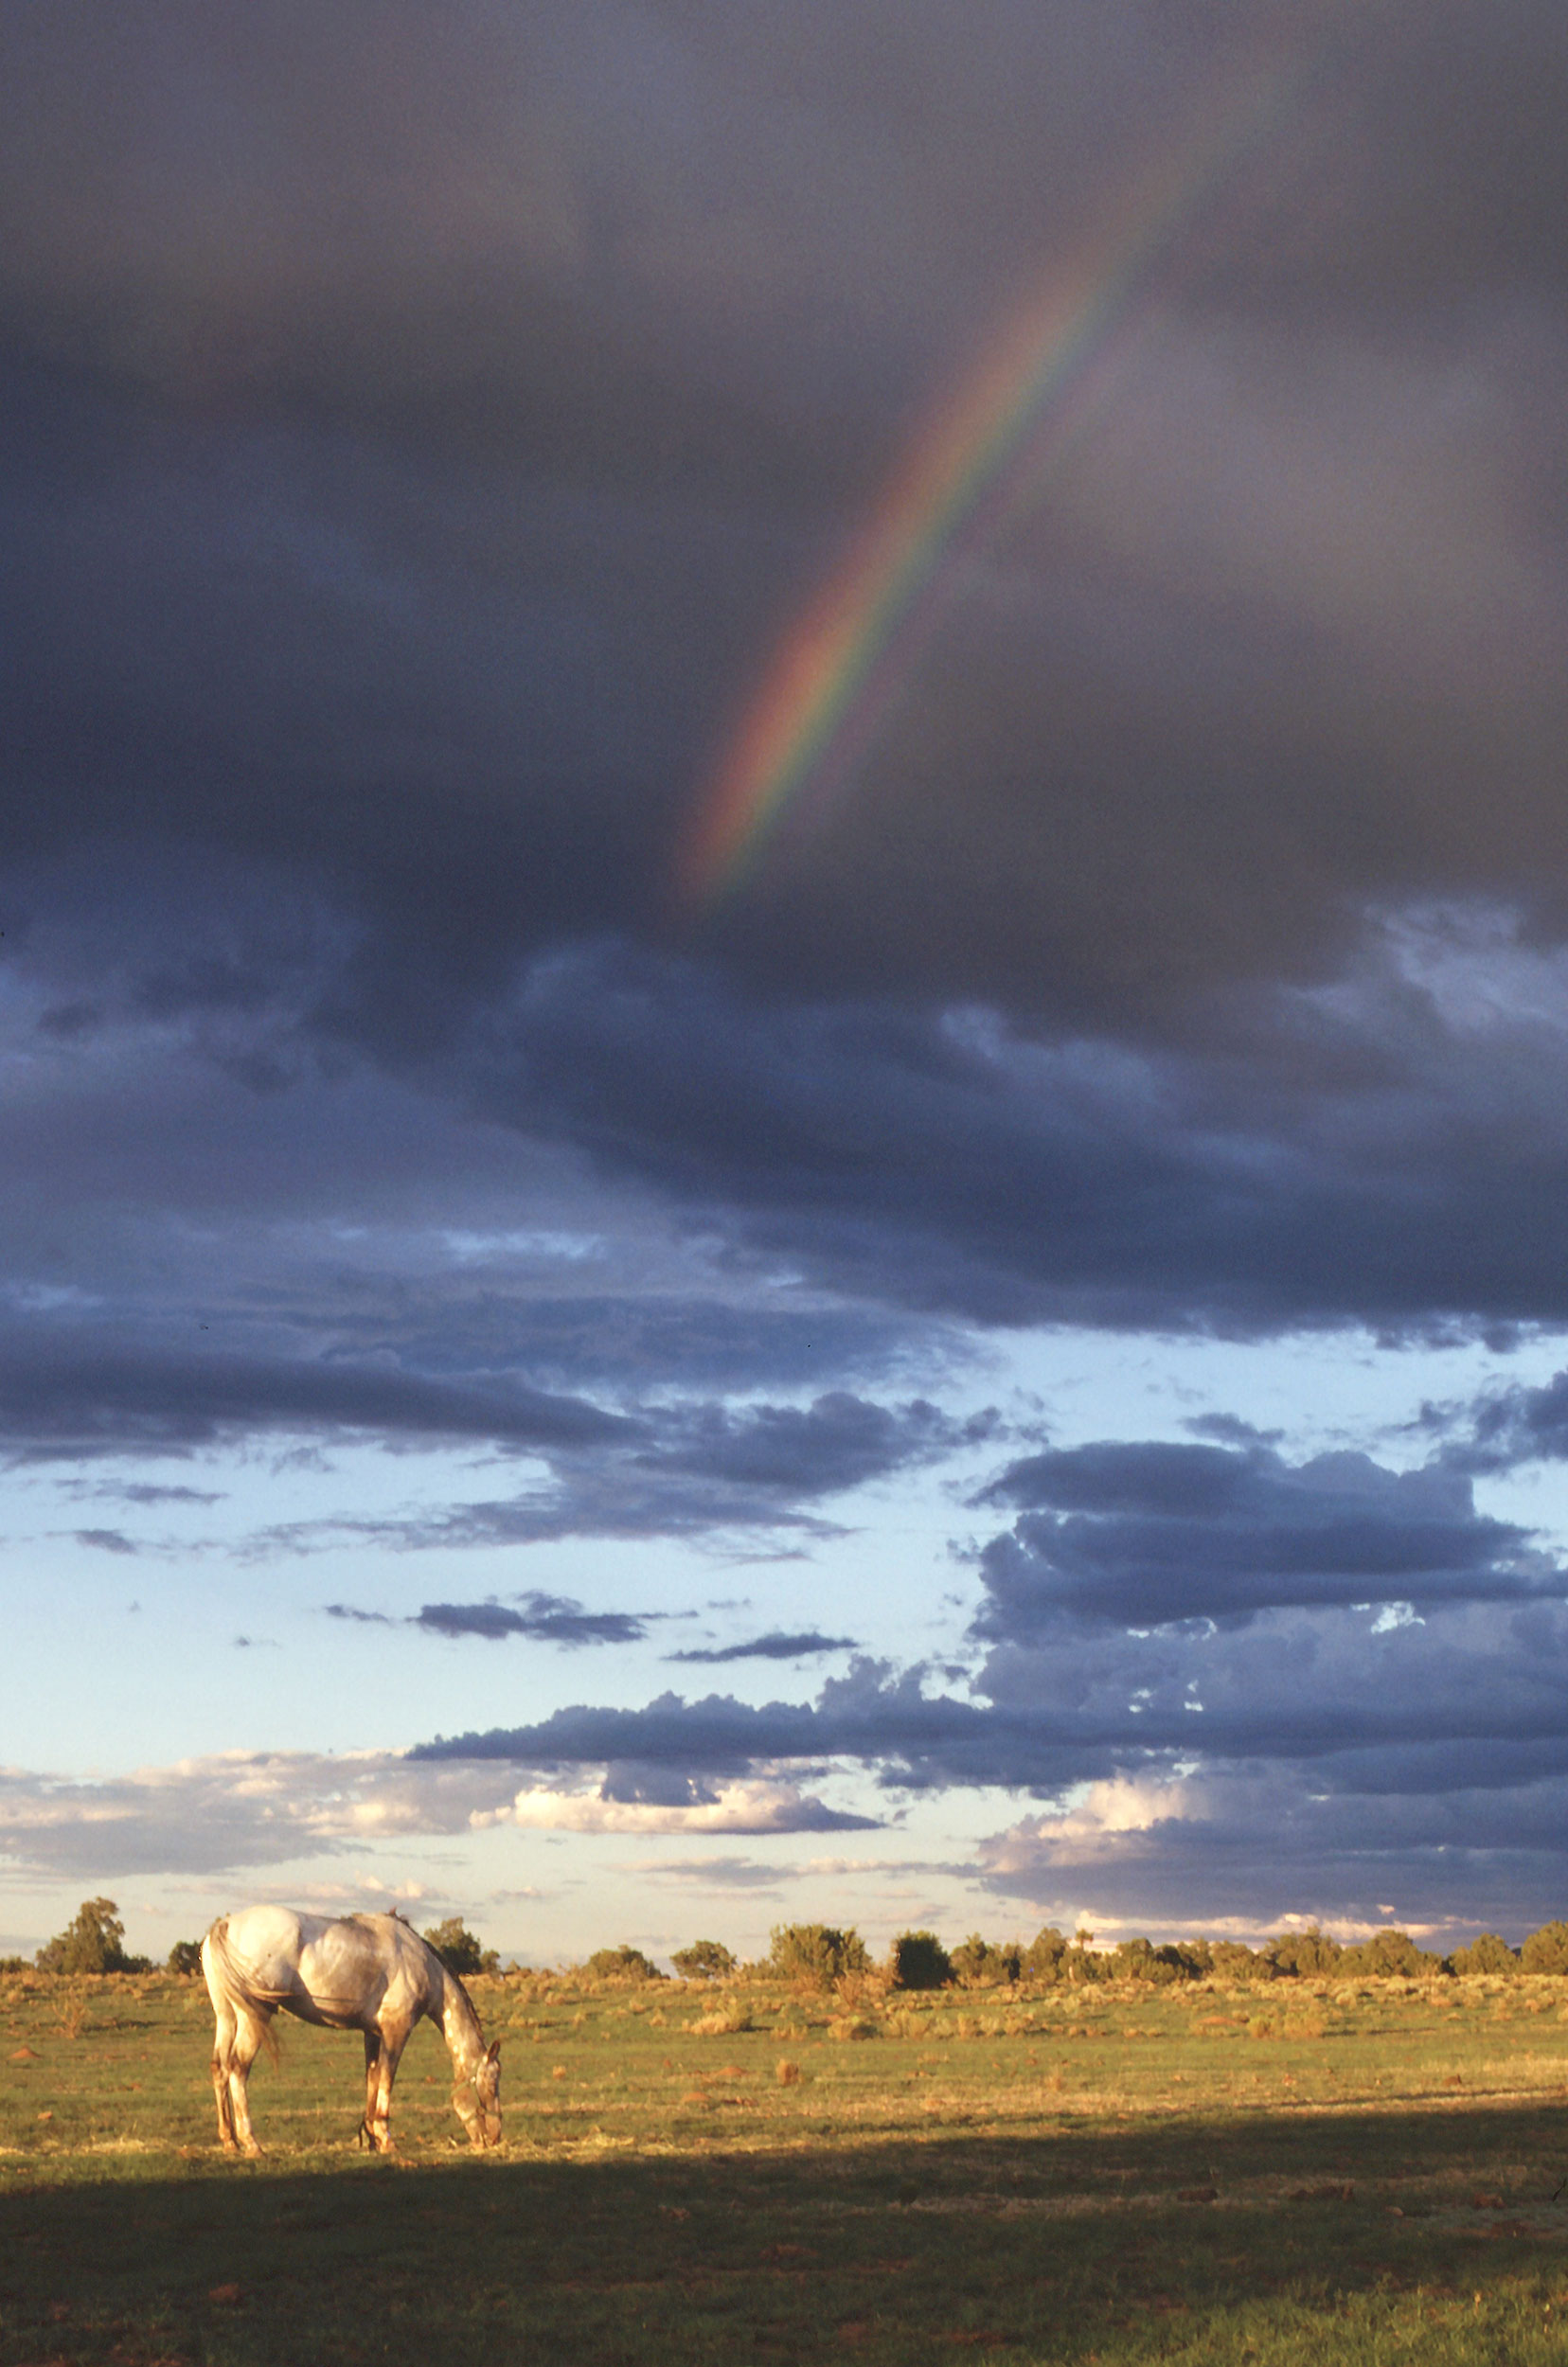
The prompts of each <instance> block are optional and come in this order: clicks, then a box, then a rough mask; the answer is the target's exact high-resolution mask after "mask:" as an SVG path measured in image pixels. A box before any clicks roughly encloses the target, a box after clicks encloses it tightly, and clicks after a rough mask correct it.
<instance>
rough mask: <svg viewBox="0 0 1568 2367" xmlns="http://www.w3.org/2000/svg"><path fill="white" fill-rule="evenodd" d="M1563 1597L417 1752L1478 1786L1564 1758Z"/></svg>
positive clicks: (577, 1722)
mask: <svg viewBox="0 0 1568 2367" xmlns="http://www.w3.org/2000/svg"><path fill="white" fill-rule="evenodd" d="M1565 1685H1568V1608H1565V1607H1564V1606H1563V1605H1562V1604H1561V1603H1559V1602H1550V1603H1548V1602H1541V1603H1537V1604H1531V1605H1529V1606H1526V1607H1520V1608H1516V1607H1511V1606H1505V1605H1495V1604H1476V1605H1470V1606H1464V1607H1452V1608H1446V1609H1442V1610H1434V1611H1431V1612H1429V1613H1428V1614H1427V1615H1426V1617H1425V1618H1424V1619H1418V1618H1417V1619H1413V1618H1411V1617H1409V1615H1408V1614H1405V1615H1402V1616H1395V1617H1392V1618H1390V1617H1388V1616H1387V1615H1384V1617H1383V1618H1381V1619H1380V1620H1378V1621H1374V1620H1373V1618H1372V1617H1371V1615H1370V1614H1369V1613H1367V1612H1354V1611H1344V1610H1337V1609H1336V1610H1332V1611H1270V1612H1263V1613H1260V1614H1258V1616H1257V1617H1256V1618H1255V1619H1253V1620H1252V1621H1249V1622H1248V1623H1247V1624H1246V1625H1245V1626H1243V1627H1241V1628H1228V1629H1227V1628H1219V1629H1215V1628H1205V1629H1203V1630H1186V1629H1182V1628H1166V1629H1162V1630H1158V1631H1156V1632H1155V1633H1153V1634H1150V1635H1141V1636H1140V1635H1134V1634H1128V1633H1125V1632H1120V1631H1115V1630H1100V1631H1098V1632H1097V1634H1091V1635H1089V1636H1085V1635H1084V1634H1083V1633H1082V1632H1081V1631H1078V1632H1077V1633H1074V1634H1071V1635H1068V1636H1062V1637H1052V1638H1049V1639H1046V1640H1042V1642H1040V1643H1038V1644H1032V1645H1016V1644H1015V1645H1007V1646H999V1647H998V1648H997V1649H995V1650H993V1652H992V1653H991V1655H990V1657H989V1661H988V1662H987V1664H986V1665H985V1668H984V1670H983V1671H982V1673H981V1675H980V1677H979V1678H978V1679H977V1681H976V1683H975V1687H974V1690H973V1691H972V1692H971V1694H970V1695H969V1696H968V1697H967V1698H966V1697H964V1696H961V1695H958V1694H953V1693H947V1694H943V1693H928V1692H927V1691H926V1690H925V1688H924V1685H923V1683H922V1672H921V1671H920V1670H918V1669H914V1670H906V1671H903V1672H901V1673H900V1672H896V1671H894V1670H892V1669H890V1668H889V1667H888V1666H887V1665H886V1664H882V1663H878V1662H874V1661H871V1660H866V1659H860V1660H857V1661H855V1662H854V1663H852V1664H851V1666H850V1668H849V1671H848V1672H847V1674H846V1676H844V1677H842V1678H833V1679H829V1680H828V1682H826V1683H825V1684H824V1685H823V1687H822V1690H821V1692H820V1694H819V1695H818V1697H817V1699H816V1700H815V1701H805V1702H790V1701H772V1702H766V1703H761V1704H757V1703H752V1702H746V1701H741V1700H737V1699H736V1698H735V1697H734V1696H732V1695H723V1694H710V1695H708V1696H706V1697H705V1698H704V1699H701V1700H691V1701H688V1700H685V1699H684V1698H683V1697H681V1696H680V1695H678V1694H675V1693H665V1694H662V1695H660V1696H659V1697H658V1698H657V1699H656V1700H652V1701H650V1702H649V1703H647V1704H646V1705H644V1706H643V1707H641V1708H622V1707H608V1706H601V1707H596V1706H593V1705H590V1704H579V1705H575V1706H573V1707H571V1708H567V1709H561V1710H558V1711H556V1712H554V1713H553V1714H552V1715H551V1716H549V1717H545V1718H543V1719H540V1720H537V1721H535V1722H534V1723H532V1724H529V1725H523V1726H517V1727H511V1728H505V1729H495V1730H492V1731H490V1732H488V1733H483V1734H471V1735H461V1736H454V1737H442V1738H439V1739H437V1741H434V1742H431V1743H427V1744H423V1745H420V1746H419V1749H418V1750H417V1751H416V1752H415V1753H414V1754H413V1755H414V1757H415V1758H416V1759H423V1758H432V1759H453V1760H463V1759H474V1760H487V1759H503V1760H511V1761H515V1762H517V1763H519V1764H521V1765H526V1766H532V1767H537V1768H542V1769H550V1770H559V1769H562V1768H569V1767H573V1766H591V1765H594V1764H596V1763H601V1762H606V1761H609V1760H611V1759H623V1758H624V1759H635V1760H637V1761H639V1762H641V1763H643V1764H649V1765H663V1766H668V1767H673V1768H677V1769H680V1770H682V1771H685V1772H690V1771H701V1772H704V1773H706V1774H709V1775H713V1776H720V1775H726V1776H739V1775H743V1774H746V1773H748V1772H750V1771H753V1770H755V1769H758V1768H764V1769H765V1768H766V1767H768V1766H770V1765H772V1764H774V1763H776V1762H779V1761H799V1762H804V1763H807V1764H816V1763H820V1762H821V1761H824V1760H827V1759H834V1758H845V1759H852V1760H859V1761H861V1762H863V1763H864V1764H865V1765H867V1766H868V1767H870V1768H872V1769H874V1770H875V1771H877V1773H878V1777H879V1780H880V1781H881V1782H882V1784H883V1785H884V1786H887V1787H890V1788H892V1789H914V1790H923V1789H934V1788H935V1789H940V1788H943V1787H948V1786H965V1785H973V1784H986V1785H1002V1786H1007V1787H1012V1788H1018V1789H1025V1790H1029V1791H1033V1792H1035V1793H1036V1794H1037V1795H1049V1794H1053V1793H1056V1792H1059V1791H1060V1790H1062V1789H1066V1788H1067V1787H1069V1786H1071V1785H1073V1784H1075V1783H1078V1782H1082V1781H1086V1780H1090V1779H1095V1780H1108V1779H1110V1778H1112V1777H1114V1776H1116V1775H1117V1774H1118V1773H1121V1772H1123V1771H1128V1770H1131V1771H1140V1770H1142V1771H1149V1772H1151V1773H1158V1772H1160V1771H1162V1770H1163V1771H1167V1772H1168V1771H1172V1770H1174V1769H1176V1768H1178V1767H1181V1766H1183V1765H1192V1764H1200V1763H1201V1764H1203V1765H1204V1766H1214V1765H1222V1764H1227V1763H1235V1762H1239V1761H1242V1760H1254V1759H1256V1760H1259V1761H1263V1762H1269V1763H1279V1762H1285V1761H1289V1762H1291V1763H1292V1765H1295V1766H1297V1767H1298V1768H1302V1769H1310V1770H1311V1771H1312V1773H1311V1781H1312V1783H1313V1784H1314V1786H1315V1787H1316V1788H1318V1789H1344V1788H1353V1789H1364V1790H1369V1791H1370V1790H1376V1791H1378V1792H1380V1793H1382V1794H1393V1793H1398V1792H1411V1793H1419V1792H1422V1791H1448V1790H1452V1789H1467V1788H1477V1789H1488V1788H1497V1787H1509V1786H1517V1785H1519V1784H1523V1783H1531V1782H1540V1781H1544V1780H1546V1779H1548V1778H1554V1777H1556V1776H1559V1775H1561V1774H1565V1773H1568V1738H1565V1735H1564V1730H1563V1721H1562V1700H1563V1696H1564V1687H1565Z"/></svg>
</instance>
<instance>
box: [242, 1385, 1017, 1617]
mask: <svg viewBox="0 0 1568 2367" xmlns="http://www.w3.org/2000/svg"><path fill="white" fill-rule="evenodd" d="M997 1427H998V1425H997V1423H996V1420H995V1417H994V1415H990V1414H985V1415H976V1416H974V1417H973V1418H972V1419H971V1420H969V1421H965V1422H954V1421H952V1420H950V1419H948V1418H947V1417H946V1416H944V1415H941V1414H939V1413H938V1411H937V1409H936V1408H935V1406H933V1405H931V1404H929V1403H928V1402H927V1401H926V1400H925V1399H923V1398H917V1399H915V1400H913V1401H912V1402H910V1403H909V1404H907V1405H903V1406H882V1405H877V1404H874V1403H872V1402H870V1401H869V1400H866V1399H864V1398H861V1397H853V1396H851V1395H850V1394H849V1393H848V1392H847V1391H843V1390H835V1391H833V1392H830V1393H829V1395H827V1396H825V1397H818V1398H817V1399H816V1400H815V1402H814V1403H813V1404H811V1406H809V1407H805V1408H794V1407H788V1406H771V1405H762V1406H748V1407H746V1408H744V1409H742V1410H739V1411H731V1410H729V1409H727V1408H725V1407H722V1406H713V1405H702V1404H696V1405H689V1404H688V1405H684V1406H681V1405H678V1406H675V1407H672V1408H671V1407H660V1408H655V1409H653V1410H651V1411H650V1412H648V1413H646V1414H645V1415H642V1416H640V1417H639V1418H638V1420H637V1421H636V1422H633V1421H630V1420H628V1421H627V1422H626V1423H625V1425H624V1430H623V1433H622V1436H621V1437H615V1436H614V1435H612V1437H611V1438H610V1439H608V1440H607V1441H606V1442H605V1443H604V1447H603V1448H602V1449H601V1448H600V1447H599V1442H597V1441H592V1442H590V1443H589V1445H588V1446H587V1448H586V1449H584V1448H580V1447H577V1446H573V1447H572V1448H569V1449H568V1448H561V1449H553V1450H552V1449H549V1448H543V1449H542V1450H541V1451H542V1452H543V1454H545V1455H546V1456H547V1457H548V1459H549V1460H550V1461H551V1462H552V1464H553V1467H554V1468H552V1470H551V1472H550V1474H549V1476H548V1477H547V1478H546V1479H545V1480H544V1481H543V1482H542V1483H540V1484H537V1485H535V1486H530V1487H529V1489H528V1490H527V1492H526V1494H519V1495H515V1496H508V1497H500V1498H489V1499H483V1500H478V1501H471V1502H467V1503H463V1504H455V1505H452V1506H449V1507H442V1508H438V1509H435V1510H423V1511H419V1512H415V1513H408V1514H397V1515H392V1516H387V1517H380V1518H371V1519H365V1520H353V1519H338V1520H330V1521H313V1522H293V1523H289V1524H284V1525H280V1526H277V1527H275V1528H272V1529H269V1530H267V1531H264V1532H263V1533H262V1535H261V1536H260V1537H259V1538H258V1539H255V1540H253V1549H254V1548H256V1547H259V1548H260V1549H261V1550H276V1549H281V1550H284V1551H295V1552H301V1551H310V1550H312V1549H313V1548H316V1547H319V1546H321V1545H322V1544H325V1543H329V1542H330V1541H332V1540H333V1539H338V1538H342V1537H347V1538H352V1539H356V1540H357V1541H360V1542H374V1543H380V1544H384V1545H388V1546H391V1547H393V1548H394V1549H398V1550H423V1549H428V1548H431V1547H441V1548H447V1547H453V1546H493V1545H523V1544H543V1543H544V1542H546V1541H549V1540H552V1539H559V1538H564V1537H625V1538H642V1537H702V1536H705V1535H708V1534H710V1533H712V1532H715V1531H724V1530H727V1531H732V1532H763V1533H766V1532H769V1531H776V1532H777V1533H778V1537H779V1539H781V1540H783V1542H782V1543H781V1544H775V1547H774V1550H775V1551H776V1550H791V1545H790V1540H791V1539H805V1538H811V1537H827V1536H832V1535H837V1534H839V1533H840V1531H839V1529H838V1528H837V1526H836V1525H835V1524H834V1523H833V1522H830V1521H828V1520H826V1519H824V1518H822V1517H821V1516H820V1515H818V1514H816V1513H814V1512H811V1511H809V1510H807V1509H805V1508H804V1507H805V1506H806V1505H808V1504H814V1503H816V1502H818V1501H820V1500H821V1499H823V1498H826V1497H830V1496H834V1495H838V1494H841V1493H843V1492H845V1491H846V1490H847V1489H849V1488H853V1487H857V1486H862V1485H864V1484H865V1483H867V1482H871V1481H875V1480H879V1479H886V1478H888V1477H890V1476H891V1475H892V1474H893V1473H894V1472H896V1471H899V1470H901V1469H906V1468H910V1467H911V1466H914V1465H918V1464H921V1463H928V1462H935V1461H936V1460H938V1459H940V1458H941V1457H943V1456H945V1455H949V1454H953V1453H954V1452H956V1451H957V1450H959V1449H960V1448H963V1447H967V1446H971V1445H974V1444H976V1443H977V1442H978V1441H980V1440H981V1439H984V1438H988V1437H989V1436H991V1435H992V1434H993V1433H994V1432H995V1430H996V1428H997ZM625 1442H630V1443H625ZM484 1615H485V1616H489V1615H490V1614H489V1613H485V1614H484ZM496 1615H497V1616H501V1615H502V1614H496ZM505 1615H506V1616H507V1617H510V1616H511V1614H509V1613H508V1614H505ZM518 1631H519V1632H521V1631H522V1630H521V1629H519V1630H518Z"/></svg>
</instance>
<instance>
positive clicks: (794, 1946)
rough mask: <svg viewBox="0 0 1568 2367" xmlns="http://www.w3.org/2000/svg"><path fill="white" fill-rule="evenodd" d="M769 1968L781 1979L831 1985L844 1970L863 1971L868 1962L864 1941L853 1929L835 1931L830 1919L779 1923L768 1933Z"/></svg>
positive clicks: (813, 1984)
mask: <svg viewBox="0 0 1568 2367" xmlns="http://www.w3.org/2000/svg"><path fill="white" fill-rule="evenodd" d="M769 1936H770V1938H771V1940H772V1943H773V1946H772V1951H771V1953H770V1955H769V1957H768V1969H769V1971H770V1972H771V1973H773V1974H774V1976H775V1979H777V1980H780V1981H793V1982H798V1983H801V1984H809V1985H810V1986H811V1988H814V1989H830V1988H831V1987H832V1985H833V1984H834V1982H835V1981H842V1980H843V1979H844V1977H845V1975H846V1973H851V1972H864V1971H865V1970H866V1969H867V1967H868V1965H869V1963H870V1959H869V1957H868V1956H867V1955H866V1952H865V1942H864V1940H863V1939H862V1938H861V1935H860V1933H859V1932H858V1931H853V1930H851V1931H835V1930H834V1928H833V1926H832V1925H831V1924H830V1923H780V1924H775V1927H774V1929H773V1931H772V1932H771V1933H770V1935H769Z"/></svg>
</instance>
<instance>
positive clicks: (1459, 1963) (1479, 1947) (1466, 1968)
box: [1448, 1931, 1521, 1973]
mask: <svg viewBox="0 0 1568 2367" xmlns="http://www.w3.org/2000/svg"><path fill="white" fill-rule="evenodd" d="M1448 1966H1449V1969H1450V1971H1451V1972H1459V1973H1469V1972H1518V1971H1519V1970H1520V1969H1521V1966H1520V1961H1519V1951H1518V1949H1513V1948H1510V1947H1509V1946H1508V1943H1507V1941H1506V1939H1504V1938H1502V1937H1501V1936H1500V1934H1499V1933H1497V1932H1496V1931H1483V1932H1482V1933H1481V1934H1480V1936H1479V1937H1478V1938H1476V1939H1473V1940H1471V1942H1470V1946H1469V1948H1456V1949H1454V1951H1453V1953H1452V1956H1451V1957H1449V1959H1448Z"/></svg>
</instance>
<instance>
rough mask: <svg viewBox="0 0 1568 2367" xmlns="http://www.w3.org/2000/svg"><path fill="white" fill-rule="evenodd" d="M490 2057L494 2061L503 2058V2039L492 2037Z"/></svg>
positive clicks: (497, 2061)
mask: <svg viewBox="0 0 1568 2367" xmlns="http://www.w3.org/2000/svg"><path fill="white" fill-rule="evenodd" d="M500 2060H501V2041H500V2039H499V2038H492V2039H491V2040H490V2061H491V2062H492V2063H499V2061H500Z"/></svg>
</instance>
